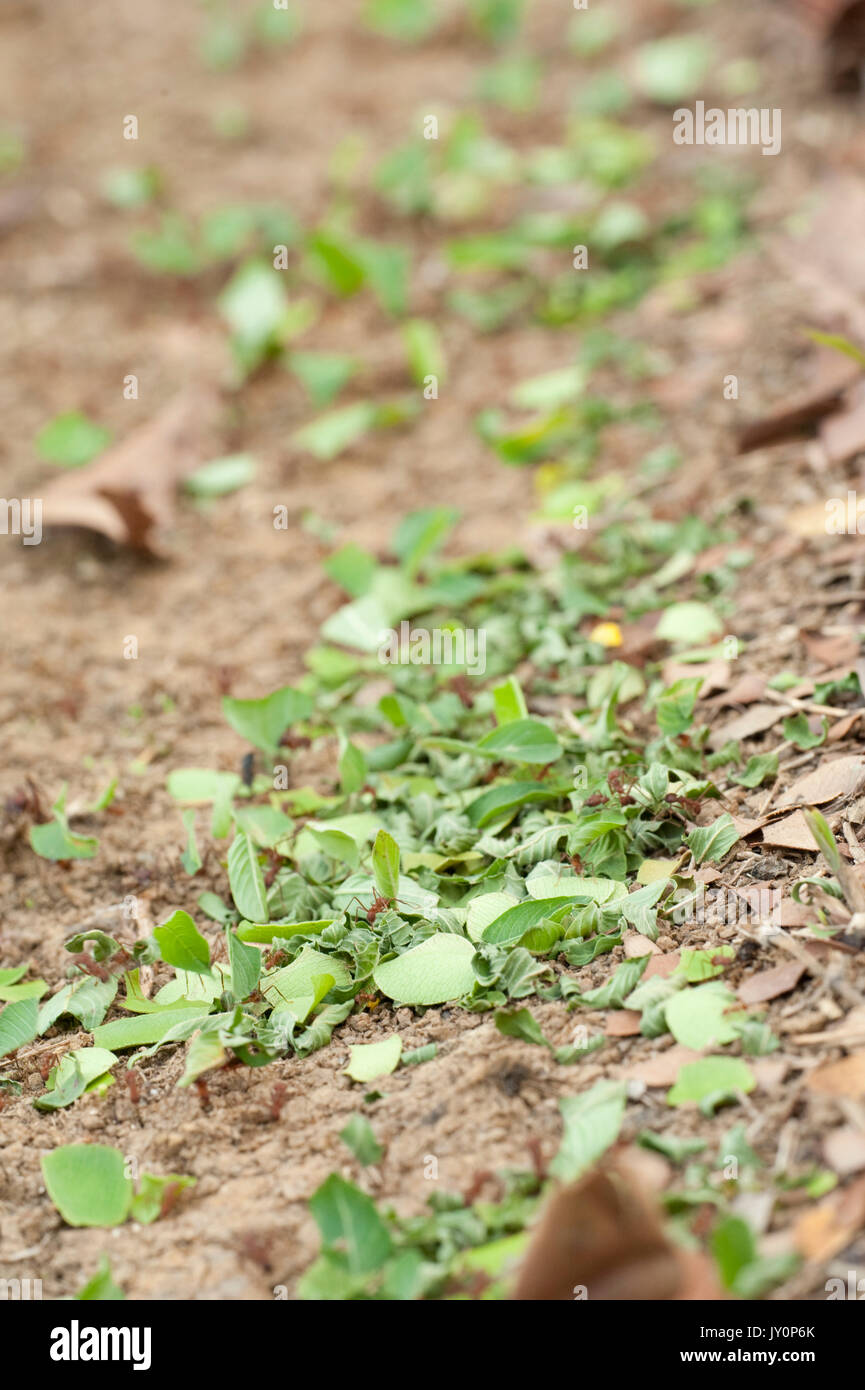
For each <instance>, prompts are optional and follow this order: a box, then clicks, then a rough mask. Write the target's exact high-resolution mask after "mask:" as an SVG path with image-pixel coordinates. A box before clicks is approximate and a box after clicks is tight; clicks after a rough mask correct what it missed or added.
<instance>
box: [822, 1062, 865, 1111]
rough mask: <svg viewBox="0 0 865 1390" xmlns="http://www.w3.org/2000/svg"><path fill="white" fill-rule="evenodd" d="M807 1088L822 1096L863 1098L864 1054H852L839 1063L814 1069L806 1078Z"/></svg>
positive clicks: (864, 1086)
mask: <svg viewBox="0 0 865 1390" xmlns="http://www.w3.org/2000/svg"><path fill="white" fill-rule="evenodd" d="M808 1088H809V1090H812V1091H817V1092H819V1094H820V1095H823V1096H847V1097H849V1098H851V1099H853V1100H856V1099H857V1097H858V1096H865V1052H854V1053H852V1054H851V1055H850V1056H849V1057H842V1059H841V1061H840V1062H826V1063H825V1064H824V1065H823V1066H822V1067H815V1068H814V1070H813V1071H812V1072H811V1073H810V1075H809V1077H808Z"/></svg>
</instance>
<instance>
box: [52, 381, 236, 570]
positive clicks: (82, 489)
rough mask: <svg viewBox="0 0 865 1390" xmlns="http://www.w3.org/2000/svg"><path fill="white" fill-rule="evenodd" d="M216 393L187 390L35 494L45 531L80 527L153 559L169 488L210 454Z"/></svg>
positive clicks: (171, 494)
mask: <svg viewBox="0 0 865 1390" xmlns="http://www.w3.org/2000/svg"><path fill="white" fill-rule="evenodd" d="M218 405H219V398H218V396H217V395H216V393H215V392H214V391H212V390H210V389H208V388H205V387H190V388H189V389H187V390H186V391H183V392H181V394H180V395H178V396H175V397H174V399H173V400H172V401H170V402H169V404H168V405H167V406H166V407H165V408H164V410H162V411H161V412H160V413H159V414H158V415H157V416H155V417H154V419H153V420H150V421H149V422H148V423H147V424H146V425H142V426H140V427H139V428H138V429H136V430H134V431H133V432H132V434H130V435H128V436H127V437H126V439H124V440H122V441H121V442H120V443H119V444H117V445H115V446H114V447H113V448H112V449H109V450H108V452H107V453H105V454H104V455H102V457H100V458H98V459H97V460H96V461H95V462H94V463H91V464H89V465H88V466H87V467H86V468H80V469H77V470H76V471H74V472H70V473H65V474H64V475H63V476H62V477H60V478H57V480H56V481H55V482H52V483H49V485H48V486H47V487H46V488H45V489H44V490H43V493H42V520H43V525H45V526H82V527H84V528H85V529H87V530H89V531H98V532H99V533H100V534H101V535H104V536H107V537H108V539H109V540H112V541H114V542H115V543H116V544H118V545H128V546H130V547H131V548H132V549H134V550H140V551H143V552H145V553H147V554H151V555H153V554H158V553H159V545H158V532H159V530H160V529H161V528H163V527H164V526H166V525H168V524H169V523H170V522H171V520H172V517H173V514H174V500H175V496H176V491H177V485H178V483H179V482H180V481H181V479H183V478H184V477H187V476H188V475H189V474H190V473H192V472H194V471H195V469H196V468H198V467H200V466H201V464H202V463H204V462H206V460H207V458H208V457H209V456H211V455H212V452H213V443H214V440H213V430H214V423H215V418H216V414H217V409H218Z"/></svg>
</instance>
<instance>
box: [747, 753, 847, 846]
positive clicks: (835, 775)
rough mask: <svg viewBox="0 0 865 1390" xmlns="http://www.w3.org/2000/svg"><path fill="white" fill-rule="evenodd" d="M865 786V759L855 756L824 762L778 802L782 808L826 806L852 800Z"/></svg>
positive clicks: (790, 788) (798, 781) (797, 782)
mask: <svg viewBox="0 0 865 1390" xmlns="http://www.w3.org/2000/svg"><path fill="white" fill-rule="evenodd" d="M863 784H865V757H863V756H862V754H861V753H851V754H848V755H847V756H846V757H844V758H835V759H834V761H832V762H828V761H827V762H822V763H821V764H820V766H819V767H817V768H816V769H815V770H814V771H813V772H807V773H806V774H805V776H804V777H800V778H798V780H797V781H795V782H794V783H793V785H792V787H788V788H787V790H786V791H785V792H784V793H783V795H782V796H780V797H779V799H778V805H779V806H794V805H797V804H798V805H804V806H822V805H824V804H825V803H826V802H827V801H835V800H836V799H837V798H838V797H844V798H845V800H849V798H850V797H853V796H855V795H856V793H857V792H858V791H859V790H860V789H861V788H862V786H863ZM764 834H765V832H764Z"/></svg>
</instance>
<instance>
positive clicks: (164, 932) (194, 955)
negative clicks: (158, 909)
mask: <svg viewBox="0 0 865 1390" xmlns="http://www.w3.org/2000/svg"><path fill="white" fill-rule="evenodd" d="M153 935H154V936H155V938H156V940H157V942H158V943H159V950H160V954H161V956H162V959H163V960H164V961H165V962H166V964H167V965H173V966H175V967H176V968H177V969H178V970H189V971H191V972H192V973H193V974H195V975H209V974H210V947H209V946H208V944H207V942H206V941H205V939H204V937H203V936H202V935H201V932H200V931H199V930H198V928H197V927H196V925H195V923H194V922H193V920H192V918H191V917H190V915H189V913H188V912H183V911H181V910H178V911H177V912H174V913H172V915H171V916H170V917H169V919H168V921H167V922H163V924H162V926H161V927H157V928H156V929H155V931H154V933H153Z"/></svg>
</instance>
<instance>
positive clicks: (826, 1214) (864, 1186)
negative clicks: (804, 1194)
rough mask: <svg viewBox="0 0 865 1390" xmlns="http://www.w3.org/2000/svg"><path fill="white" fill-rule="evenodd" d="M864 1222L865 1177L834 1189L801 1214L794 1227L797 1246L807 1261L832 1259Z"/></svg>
mask: <svg viewBox="0 0 865 1390" xmlns="http://www.w3.org/2000/svg"><path fill="white" fill-rule="evenodd" d="M863 1224H865V1178H860V1179H859V1180H858V1182H855V1183H853V1185H852V1187H846V1188H844V1189H843V1190H842V1191H840V1192H833V1193H832V1195H831V1197H827V1198H826V1200H825V1201H823V1202H820V1203H819V1204H818V1205H817V1206H816V1207H813V1208H812V1209H811V1210H810V1211H806V1212H805V1213H804V1215H802V1216H800V1217H799V1220H798V1221H797V1222H796V1225H795V1226H794V1228H793V1239H794V1241H795V1245H796V1249H797V1250H798V1251H799V1253H800V1254H801V1255H804V1256H805V1258H806V1259H808V1260H819V1261H821V1262H822V1261H824V1260H831V1258H832V1256H833V1255H837V1254H838V1252H839V1250H843V1249H844V1248H845V1246H847V1245H849V1244H850V1242H851V1241H852V1240H853V1238H854V1236H857V1235H858V1234H859V1232H860V1231H861V1229H862V1226H863Z"/></svg>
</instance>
